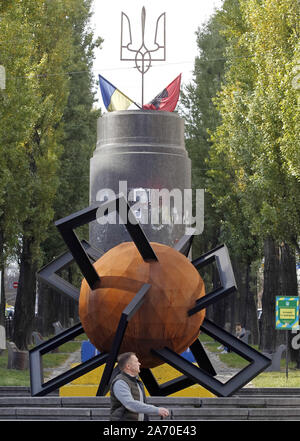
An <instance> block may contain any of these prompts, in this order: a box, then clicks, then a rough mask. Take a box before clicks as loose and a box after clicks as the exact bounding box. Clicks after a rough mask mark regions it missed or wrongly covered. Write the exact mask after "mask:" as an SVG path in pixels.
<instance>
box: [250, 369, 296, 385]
mask: <svg viewBox="0 0 300 441" xmlns="http://www.w3.org/2000/svg"><path fill="white" fill-rule="evenodd" d="M251 383H252V384H253V386H254V387H300V370H299V369H291V370H289V372H288V379H287V378H286V374H285V371H281V372H262V373H261V374H259V375H258V376H257V377H255V378H253V380H251Z"/></svg>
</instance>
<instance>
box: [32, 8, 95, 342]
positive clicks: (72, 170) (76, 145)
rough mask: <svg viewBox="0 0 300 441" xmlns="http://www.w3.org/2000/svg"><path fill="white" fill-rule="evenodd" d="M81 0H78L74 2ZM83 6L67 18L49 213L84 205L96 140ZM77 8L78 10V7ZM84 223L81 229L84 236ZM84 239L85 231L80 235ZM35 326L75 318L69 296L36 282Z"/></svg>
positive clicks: (55, 240) (57, 243) (57, 242)
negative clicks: (67, 60)
mask: <svg viewBox="0 0 300 441" xmlns="http://www.w3.org/2000/svg"><path fill="white" fill-rule="evenodd" d="M78 3H79V4H82V1H81V0H80V1H79V2H78ZM83 5H84V8H83V9H80V8H79V7H78V8H77V9H76V11H77V14H74V16H72V17H70V19H71V20H72V23H73V47H74V51H73V56H72V61H71V65H70V68H69V70H70V72H74V74H71V77H70V84H69V90H70V93H69V97H68V101H67V105H66V107H65V109H64V113H63V116H62V123H63V136H62V139H61V143H62V146H63V153H62V155H61V158H60V161H61V167H60V169H59V186H58V191H57V193H56V197H55V200H54V202H53V208H54V219H60V218H62V217H65V216H67V215H69V214H71V213H73V212H75V211H78V210H80V209H82V208H84V207H86V206H88V205H89V160H90V158H91V156H92V152H93V150H94V146H95V145H96V123H97V118H98V117H99V116H100V112H99V111H98V110H95V109H93V104H94V101H95V98H94V95H95V94H94V92H93V91H92V90H93V85H94V80H93V77H92V61H93V57H94V50H95V48H99V47H100V45H101V43H102V40H101V39H100V38H98V39H97V40H96V41H93V32H92V30H91V29H90V28H89V26H88V22H89V19H90V15H91V12H90V9H91V1H90V0H88V1H85V2H84V3H83ZM78 11H80V13H79V12H78ZM87 232H88V229H87V228H85V229H84V234H85V237H86V236H88V234H87ZM86 238H87V239H88V237H86ZM42 251H43V263H44V264H46V263H48V262H49V261H51V260H52V259H54V258H55V257H56V256H57V255H59V254H60V253H62V252H63V251H65V244H64V242H63V241H62V238H61V237H60V235H59V233H58V232H57V230H56V228H55V227H54V224H53V222H51V223H50V224H49V227H48V237H47V239H46V240H45V241H44V243H43V244H42ZM65 273H66V274H65V277H66V278H67V279H68V281H69V282H70V283H73V284H74V285H79V286H80V280H81V277H82V275H81V273H80V272H79V271H78V269H77V266H71V267H70V268H69V269H68V270H67V271H65ZM38 308H39V323H40V326H39V330H40V332H42V333H43V334H47V333H50V332H51V331H52V330H53V328H52V323H53V322H54V321H57V320H60V321H61V322H62V323H63V324H64V325H65V326H67V325H68V319H69V318H70V316H72V318H75V319H76V315H77V308H76V305H74V301H72V300H69V299H67V298H64V297H63V296H61V295H60V294H58V293H56V292H55V291H54V290H52V289H49V288H48V287H46V286H44V285H40V287H39V307H38Z"/></svg>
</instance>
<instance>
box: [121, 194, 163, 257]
mask: <svg viewBox="0 0 300 441" xmlns="http://www.w3.org/2000/svg"><path fill="white" fill-rule="evenodd" d="M116 204H117V211H118V213H119V215H120V216H121V218H122V220H123V221H124V222H125V226H126V228H127V231H128V233H129V234H130V236H131V238H132V240H133V242H134V243H135V246H136V247H137V249H138V250H139V253H140V255H141V256H142V258H143V260H144V261H146V262H147V261H151V260H154V261H157V260H158V259H157V256H156V254H155V252H154V251H153V248H152V247H151V245H150V243H149V241H148V239H147V237H146V235H145V233H144V231H143V230H142V228H141V226H140V224H139V222H138V221H137V219H136V218H135V216H134V214H133V212H132V210H131V208H130V206H129V204H128V202H127V201H126V200H125V198H124V195H122V194H120V195H118V197H117V199H116ZM122 205H123V209H122ZM125 211H126V213H125ZM124 216H125V219H124ZM130 218H131V219H132V220H134V223H132V222H130Z"/></svg>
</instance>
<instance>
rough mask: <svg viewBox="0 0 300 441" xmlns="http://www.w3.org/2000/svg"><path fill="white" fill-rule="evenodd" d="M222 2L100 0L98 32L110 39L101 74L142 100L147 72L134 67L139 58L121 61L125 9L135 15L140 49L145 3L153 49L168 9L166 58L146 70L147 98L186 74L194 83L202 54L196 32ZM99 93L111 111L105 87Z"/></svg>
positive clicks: (99, 60) (100, 57)
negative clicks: (157, 26) (159, 22)
mask: <svg viewBox="0 0 300 441" xmlns="http://www.w3.org/2000/svg"><path fill="white" fill-rule="evenodd" d="M221 4H222V0H185V1H183V0H107V1H105V2H104V1H103V0H94V6H93V10H94V17H93V20H92V26H93V28H94V32H95V37H97V36H101V37H102V38H103V39H104V43H103V46H102V49H101V50H96V59H95V62H94V73H95V77H96V78H98V74H99V73H100V74H101V75H103V76H104V77H105V78H107V79H108V80H109V81H110V82H111V83H112V84H113V85H114V86H116V87H117V88H118V89H120V90H121V91H122V92H123V93H125V94H126V95H128V96H129V98H131V99H132V100H134V101H136V102H137V103H139V104H140V103H141V101H142V99H141V85H142V81H141V74H140V73H139V72H138V71H137V69H135V68H134V61H121V60H120V42H121V12H124V13H125V14H127V15H128V17H129V18H130V21H131V31H132V39H133V43H134V45H136V46H137V48H138V47H139V45H140V44H141V36H142V32H141V11H142V7H143V6H145V9H146V22H145V43H146V45H148V46H149V48H153V41H154V34H155V24H156V20H157V18H158V17H159V15H160V14H162V13H163V12H166V61H158V62H153V63H152V67H151V68H150V70H149V71H148V72H147V73H146V74H145V76H144V78H145V91H144V102H145V103H147V102H149V101H151V100H152V99H153V98H154V97H155V96H156V95H157V94H158V93H159V92H161V91H162V90H163V89H164V88H165V87H166V86H167V85H168V84H170V83H171V82H172V81H173V79H174V78H175V77H177V76H178V75H179V74H180V73H182V84H183V83H185V84H186V83H189V82H190V81H191V80H192V71H193V68H194V60H195V56H196V55H197V46H196V35H195V32H196V31H197V28H198V27H199V26H201V24H203V23H204V22H206V21H207V19H208V18H209V17H210V15H211V14H212V13H213V11H214V10H215V8H219V7H220V6H221ZM97 98H98V99H99V101H98V105H97V107H98V106H100V107H101V108H102V110H103V111H106V109H105V107H104V105H103V102H102V98H101V94H100V92H99V90H98V93H97ZM133 108H134V107H133Z"/></svg>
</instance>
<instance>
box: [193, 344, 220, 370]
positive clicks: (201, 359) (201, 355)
mask: <svg viewBox="0 0 300 441" xmlns="http://www.w3.org/2000/svg"><path fill="white" fill-rule="evenodd" d="M190 350H191V352H192V354H193V356H194V357H195V360H196V362H197V364H198V366H199V367H200V368H201V369H203V370H204V371H205V372H207V373H208V374H210V375H212V376H215V375H217V373H216V371H215V369H214V367H213V365H212V364H211V362H210V359H209V358H208V356H207V354H206V352H205V349H204V347H203V346H202V344H201V342H200V340H199V339H198V338H197V340H195V341H194V343H192V344H191V346H190Z"/></svg>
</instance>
